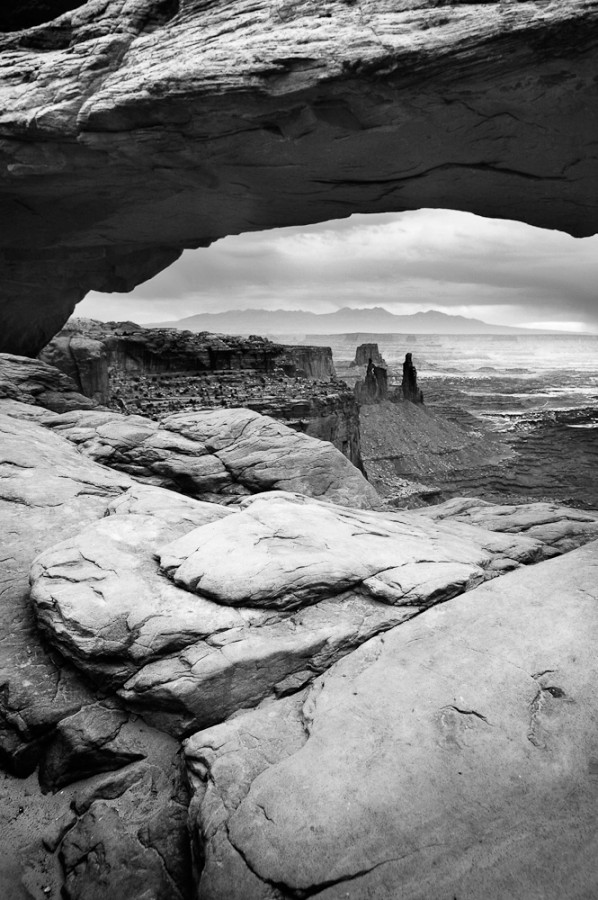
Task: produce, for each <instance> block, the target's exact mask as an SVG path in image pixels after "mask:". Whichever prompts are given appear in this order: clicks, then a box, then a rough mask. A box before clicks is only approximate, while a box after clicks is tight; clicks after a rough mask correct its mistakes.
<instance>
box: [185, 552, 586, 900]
mask: <svg viewBox="0 0 598 900" xmlns="http://www.w3.org/2000/svg"><path fill="white" fill-rule="evenodd" d="M597 567H598V543H596V542H594V543H592V544H588V545H587V546H586V547H584V548H582V549H579V550H576V551H573V552H572V553H571V554H567V555H565V556H563V557H560V558H559V559H555V560H550V561H548V562H545V563H541V564H540V565H538V566H534V567H531V568H526V569H520V570H519V571H517V572H512V573H510V574H508V575H506V576H505V577H504V578H500V579H497V580H494V581H492V582H489V583H487V584H484V585H482V586H480V587H478V588H477V589H476V590H474V591H471V592H470V593H468V594H465V595H463V596H461V597H459V598H456V599H454V600H452V601H451V602H450V603H447V604H443V605H440V606H437V607H435V608H434V609H431V610H427V611H426V612H425V613H424V614H423V615H421V616H419V617H417V618H416V619H414V620H412V621H410V622H408V623H405V624H404V625H402V626H401V627H400V628H395V629H393V630H392V631H391V632H390V633H389V634H385V635H383V636H380V637H376V638H374V639H372V640H371V641H369V642H367V643H366V644H364V645H363V646H362V647H361V648H359V649H358V650H356V651H355V652H354V653H352V654H350V655H349V656H348V657H346V658H345V659H343V660H341V661H340V662H338V663H337V664H336V665H335V666H334V667H333V668H332V669H330V670H329V671H328V672H327V673H326V674H325V675H324V676H322V677H321V678H320V679H318V680H317V681H316V682H315V683H314V684H313V686H312V687H311V688H310V689H309V690H308V693H307V696H306V698H305V699H304V701H303V702H300V698H289V699H288V700H283V701H280V702H279V703H278V704H274V705H271V706H269V707H266V708H264V709H260V710H257V711H256V712H254V713H250V714H247V715H245V716H241V717H239V718H236V719H233V720H231V721H229V722H225V723H223V724H222V725H221V726H217V727H214V728H211V729H209V730H208V731H205V732H203V733H199V734H197V735H194V736H193V737H192V738H191V739H190V740H189V741H188V742H187V745H186V752H187V759H188V765H189V768H190V772H191V777H192V782H193V785H194V787H195V789H196V795H195V800H194V802H193V803H192V807H191V809H192V812H193V816H194V819H195V836H196V842H197V844H198V846H199V847H201V852H202V853H203V854H205V857H206V867H205V870H204V874H203V876H202V879H201V882H200V888H199V895H200V896H201V897H202V898H206V900H220V898H223V897H227V898H228V900H235V898H239V900H241V898H243V900H246V898H249V897H250V898H251V900H274V898H276V900H283V898H286V897H289V896H302V895H303V896H310V897H316V896H317V897H318V898H321V900H341V898H343V900H346V898H350V900H352V898H354V900H364V898H372V900H373V898H376V900H386V898H388V900H395V898H396V897H398V896H400V897H401V898H403V900H424V898H426V900H430V898H445V897H459V898H460V900H477V898H480V897H484V898H488V900H504V898H505V897H518V898H523V897H525V898H526V900H527V898H542V900H561V898H563V897H567V898H571V900H582V898H584V900H585V898H589V897H592V896H594V895H595V894H596V891H597V889H598V866H597V865H596V858H597V853H598V839H597V837H596V835H597V833H598V832H597V828H596V826H597V824H598V812H597V810H598V805H597V800H598V777H597V775H598V738H597V732H596V724H597V722H598V700H597V698H598V691H597V684H598V664H597V661H596V654H595V645H596V640H597V638H598V603H597V601H598V582H597V580H596V572H597ZM255 746H257V747H259V750H258V751H257V753H256V751H255V749H254V748H255Z"/></svg>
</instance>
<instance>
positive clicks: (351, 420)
mask: <svg viewBox="0 0 598 900" xmlns="http://www.w3.org/2000/svg"><path fill="white" fill-rule="evenodd" d="M39 357H40V359H42V360H43V361H45V362H46V363H49V364H51V365H52V366H56V367H57V368H58V369H60V370H61V371H62V372H64V373H65V374H66V375H68V376H69V377H70V378H72V379H73V382H74V384H73V387H75V385H76V386H77V388H78V390H79V391H82V393H83V394H85V395H86V396H87V397H90V398H93V400H95V401H97V402H98V403H102V404H105V405H108V406H110V407H111V408H112V409H116V410H118V411H119V412H123V411H125V412H127V413H140V414H141V415H147V416H150V417H151V418H157V419H160V418H164V417H165V416H167V415H169V414H171V413H174V412H179V411H181V410H193V409H211V408H212V409H217V408H231V407H241V406H242V407H247V408H248V409H253V410H255V411H256V412H259V413H262V414H263V415H269V416H272V417H273V418H275V419H278V420H279V421H280V422H283V423H284V424H285V425H288V426H289V427H290V428H293V429H294V430H296V431H301V432H303V433H304V434H307V435H309V436H310V437H316V438H319V439H320V440H323V441H330V443H331V444H334V446H335V447H337V449H339V450H340V451H341V453H343V454H344V455H345V456H346V457H347V459H349V460H350V461H351V462H352V463H353V465H355V466H357V467H358V468H361V467H362V462H361V448H360V440H359V411H358V407H357V404H356V403H355V399H354V395H353V392H352V391H351V390H349V389H348V388H347V386H346V385H345V384H344V382H342V381H339V380H337V379H336V373H335V371H334V365H333V362H332V351H331V349H330V347H303V346H296V347H295V346H286V345H281V344H275V343H272V342H271V341H268V340H265V339H263V338H260V337H255V336H253V337H250V338H238V337H231V336H229V335H216V334H208V333H201V334H194V333H192V332H181V331H177V330H176V329H164V328H144V327H141V326H139V325H135V324H134V323H132V322H131V323H129V322H119V323H115V322H110V323H104V322H96V321H93V320H89V319H71V320H70V321H69V322H68V323H67V325H66V326H65V328H63V329H62V331H61V332H60V333H59V334H57V335H56V336H55V337H54V338H53V339H52V340H51V341H50V343H49V344H48V345H47V346H46V347H45V348H44V349H43V351H42V352H41V353H40V354H39ZM14 359H15V360H17V359H19V358H18V357H14ZM21 359H22V358H21ZM1 377H2V375H1V368H0V378H1ZM1 390H2V387H1V382H0V392H1ZM62 402H63V406H62V409H61V411H62V410H63V409H68V408H74V407H75V406H76V405H77V404H76V403H71V405H70V406H67V404H66V403H65V401H64V398H62ZM78 405H79V407H82V406H85V401H84V402H83V403H82V404H81V403H79V404H78Z"/></svg>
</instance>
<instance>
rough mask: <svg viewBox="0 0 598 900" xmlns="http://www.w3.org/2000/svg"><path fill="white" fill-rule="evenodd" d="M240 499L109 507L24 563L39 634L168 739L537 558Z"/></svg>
mask: <svg viewBox="0 0 598 900" xmlns="http://www.w3.org/2000/svg"><path fill="white" fill-rule="evenodd" d="M146 490H147V489H146ZM128 496H130V495H128ZM125 503H126V497H125V498H123V499H118V500H116V501H114V503H113V504H112V506H113V507H114V506H116V507H118V506H121V505H123V504H125ZM131 505H133V504H132V503H130V504H129V506H131ZM199 505H200V506H201V507H202V509H203V507H206V506H208V505H207V504H199ZM244 506H245V508H244V509H242V510H241V511H238V512H236V513H232V514H231V512H230V509H229V508H222V507H215V508H216V509H217V510H221V517H220V518H218V519H216V520H211V521H210V520H208V521H207V522H206V524H202V525H200V526H199V527H197V528H193V529H189V526H188V525H187V526H186V533H182V536H178V535H177V534H176V533H174V534H173V527H174V526H173V524H172V523H171V522H170V521H168V520H166V519H164V518H163V517H158V516H148V515H137V514H135V513H126V512H123V513H122V514H120V515H112V516H108V517H106V518H104V519H102V520H101V521H99V522H97V523H95V524H93V525H92V526H90V527H88V528H86V529H84V530H83V531H82V532H81V533H80V534H79V535H77V536H76V537H74V538H70V539H69V540H67V541H63V542H62V543H60V544H57V545H55V546H54V547H52V548H50V549H49V550H47V551H46V552H45V553H42V554H41V555H40V556H39V557H38V558H37V559H36V561H35V562H34V564H33V567H32V571H31V597H32V600H33V603H34V607H35V611H36V616H37V621H38V625H39V626H40V627H41V628H42V629H43V631H44V633H45V634H46V636H47V637H48V639H49V641H50V642H51V643H52V644H53V645H54V646H55V647H57V648H58V649H59V650H60V652H61V653H62V654H64V656H66V657H67V658H68V659H69V660H71V661H72V662H74V663H75V664H76V665H77V666H78V667H79V668H80V669H82V670H83V671H84V672H86V673H87V674H88V675H91V676H92V678H93V679H94V680H95V681H96V682H98V683H99V684H100V685H102V686H103V687H104V688H105V689H109V690H116V691H117V693H118V696H119V697H120V698H121V699H122V700H123V701H124V703H125V705H126V706H127V707H128V708H129V709H132V710H134V711H140V712H141V713H142V714H143V716H144V717H145V718H146V719H147V720H148V721H150V722H152V724H154V725H158V726H159V727H162V728H165V729H166V730H168V731H170V732H171V733H174V734H177V735H181V734H185V733H189V731H190V730H191V729H197V728H198V727H201V726H205V725H209V724H212V723H214V722H218V721H221V720H222V719H224V718H226V717H227V716H229V715H231V714H232V713H233V712H236V711H238V710H239V709H243V708H247V707H252V706H256V705H257V704H258V703H260V702H261V701H262V700H263V699H264V698H267V697H276V696H281V695H284V694H288V693H292V692H294V691H297V690H299V689H300V688H302V687H303V686H304V685H305V684H307V683H309V682H310V681H312V680H313V678H314V677H315V676H316V675H318V674H319V673H321V672H323V671H324V670H325V669H327V668H328V667H329V666H331V665H332V664H333V663H334V662H335V661H336V660H337V659H339V658H341V657H342V656H344V655H345V654H346V653H348V652H349V651H351V650H353V649H354V648H355V647H357V646H359V645H360V644H362V643H363V642H364V641H366V640H368V639H369V638H370V637H372V636H373V635H375V634H377V633H379V632H381V631H385V630H387V629H389V628H391V627H393V626H394V625H397V624H399V623H400V622H403V621H405V620H406V619H408V618H410V617H412V616H413V615H416V614H417V613H418V612H420V611H421V610H422V609H424V608H426V607H427V606H430V605H431V604H433V603H438V602H441V601H443V600H447V599H449V598H450V597H454V596H456V595H457V594H459V593H461V592H462V591H464V590H468V589H471V588H472V587H475V585H476V584H478V583H480V582H481V581H484V580H485V579H486V578H492V577H495V576H496V575H499V574H502V573H503V572H504V571H508V570H509V569H512V568H515V567H517V566H519V565H521V564H524V563H530V562H534V561H536V560H537V559H538V558H540V557H541V554H542V545H541V544H540V543H539V542H538V541H535V540H533V539H531V538H527V537H520V536H517V535H516V536H512V535H500V534H494V533H492V532H490V531H486V530H483V529H480V528H472V527H471V526H468V525H463V524H460V523H451V525H450V526H445V525H443V524H442V523H435V522H431V521H426V520H424V519H421V518H417V517H414V516H410V515H409V514H404V515H403V516H401V515H398V514H395V515H384V514H381V513H377V512H369V511H355V510H350V509H347V508H344V507H338V506H334V505H331V504H327V503H322V502H319V501H313V500H309V499H308V498H305V497H301V496H298V495H287V494H282V493H270V494H267V495H265V496H263V497H262V496H258V497H255V498H248V499H247V500H246V501H245V503H244ZM158 510H159V511H161V508H160V507H158ZM208 512H210V510H209V508H208ZM212 519H213V517H212ZM178 531H179V534H181V532H182V531H183V529H182V528H181V527H179V529H178ZM173 536H174V537H175V538H176V539H175V540H174V541H173V540H172V538H173Z"/></svg>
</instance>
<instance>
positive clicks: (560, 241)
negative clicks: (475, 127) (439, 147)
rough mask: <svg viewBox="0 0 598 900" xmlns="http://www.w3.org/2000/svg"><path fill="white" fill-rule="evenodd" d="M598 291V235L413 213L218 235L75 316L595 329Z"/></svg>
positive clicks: (95, 297) (88, 303) (89, 301)
mask: <svg viewBox="0 0 598 900" xmlns="http://www.w3.org/2000/svg"><path fill="white" fill-rule="evenodd" d="M597 284H598V236H595V237H593V238H586V239H583V240H576V239H574V238H571V237H570V236H569V235H566V234H562V233H561V232H556V231H544V230H541V229H538V228H532V227H530V226H527V225H524V224H522V223H519V222H510V221H500V220H494V219H481V218H479V217H476V216H473V215H471V214H469V213H460V212H453V211H449V210H418V211H415V212H408V213H402V214H389V215H375V216H361V215H360V216H352V217H351V218H348V219H343V220H338V221H334V222H325V223H321V224H319V225H311V226H305V227H299V226H297V227H293V228H285V229H277V230H273V231H264V232H258V233H251V234H244V235H239V236H232V237H229V238H225V239H223V240H221V241H218V242H217V243H215V244H213V245H212V247H210V248H207V249H203V250H197V251H187V252H186V253H184V254H183V256H182V257H181V259H180V260H179V261H178V262H177V263H175V264H174V265H173V266H172V267H171V268H170V269H168V270H166V271H165V272H162V273H161V274H160V275H158V276H157V277H156V278H154V279H153V280H152V281H150V282H147V283H146V284H144V285H140V286H139V287H138V288H137V289H136V290H135V291H134V292H132V293H131V294H130V295H121V296H116V295H99V294H92V295H90V296H89V297H88V298H86V300H85V301H83V303H82V304H80V305H79V307H78V310H77V313H78V314H80V315H89V316H96V317H99V318H114V317H118V318H132V319H137V321H141V322H143V321H146V322H147V321H152V320H153V321H159V320H161V319H173V318H179V317H182V316H186V315H191V314H193V313H195V312H202V311H206V312H212V311H216V310H219V309H246V308H251V307H255V308H267V309H278V308H285V309H311V310H314V311H316V312H318V311H320V312H329V311H331V310H334V309H336V308H338V307H341V306H352V307H357V306H359V307H366V306H384V307H386V308H387V309H390V310H392V311H393V312H396V313H404V312H405V313H410V312H416V311H417V310H419V309H429V308H430V307H434V308H437V309H442V310H443V311H445V312H455V313H459V314H463V315H472V316H478V317H481V318H485V319H486V320H488V321H493V322H502V323H504V324H525V323H526V322H534V323H535V324H537V323H538V322H541V321H542V320H546V321H547V322H549V323H551V324H552V323H554V322H571V323H577V324H576V327H583V326H585V327H587V328H588V329H590V330H597V329H598V303H597V300H598V297H597V289H596V285H597Z"/></svg>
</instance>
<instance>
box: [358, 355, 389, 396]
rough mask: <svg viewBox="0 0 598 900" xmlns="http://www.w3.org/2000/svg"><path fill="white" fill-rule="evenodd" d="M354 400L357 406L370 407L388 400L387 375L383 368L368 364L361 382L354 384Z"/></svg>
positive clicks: (371, 363) (370, 362)
mask: <svg viewBox="0 0 598 900" xmlns="http://www.w3.org/2000/svg"><path fill="white" fill-rule="evenodd" d="M354 390H355V400H356V401H357V403H358V405H359V406H360V407H361V406H371V405H372V404H376V403H382V402H383V401H384V400H387V399H388V375H387V372H386V369H385V368H384V367H383V366H375V365H374V364H373V362H372V361H371V359H370V361H369V362H368V367H367V370H366V373H365V378H364V380H363V381H357V382H356V383H355V388H354Z"/></svg>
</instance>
